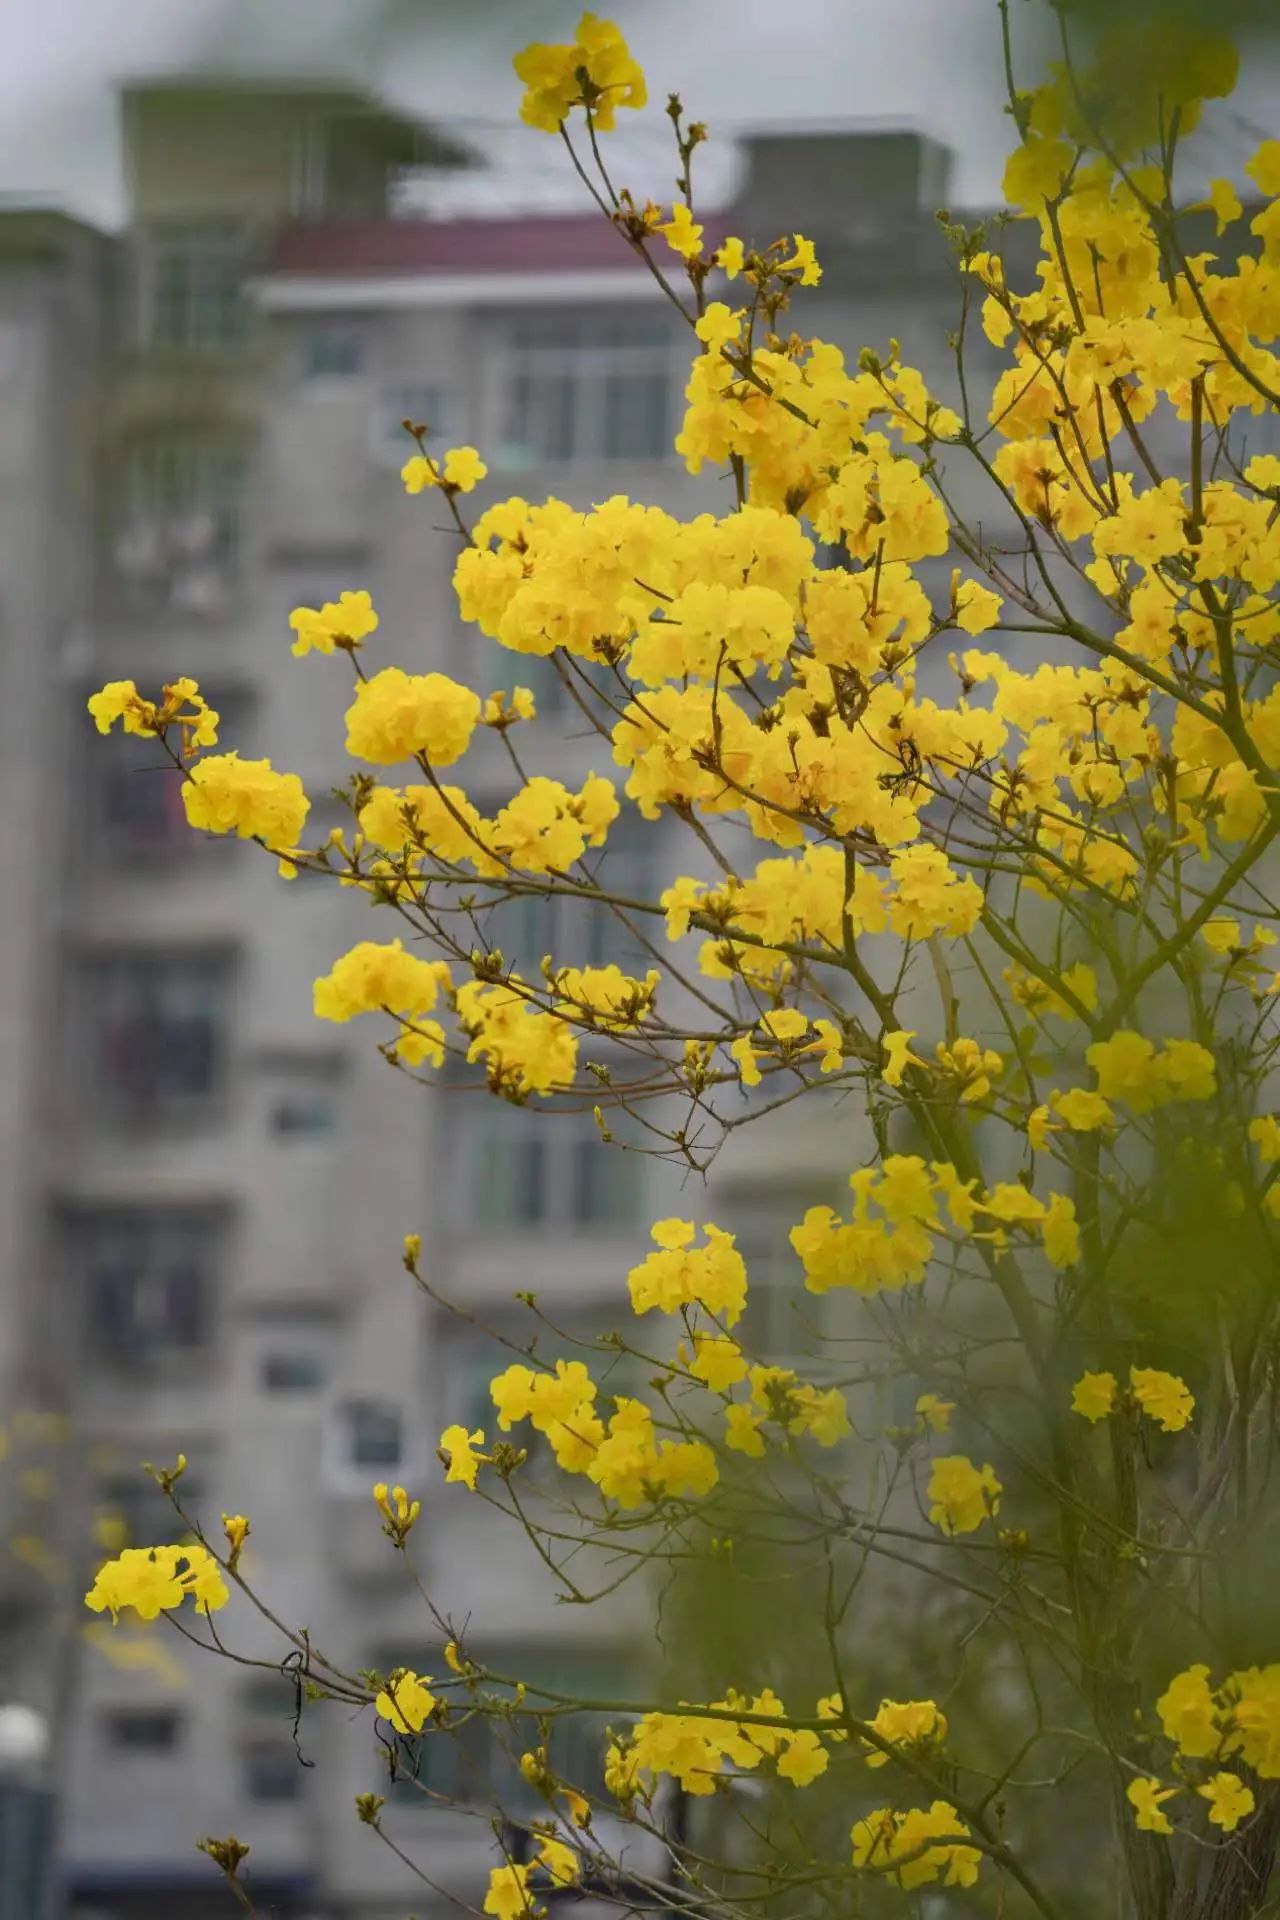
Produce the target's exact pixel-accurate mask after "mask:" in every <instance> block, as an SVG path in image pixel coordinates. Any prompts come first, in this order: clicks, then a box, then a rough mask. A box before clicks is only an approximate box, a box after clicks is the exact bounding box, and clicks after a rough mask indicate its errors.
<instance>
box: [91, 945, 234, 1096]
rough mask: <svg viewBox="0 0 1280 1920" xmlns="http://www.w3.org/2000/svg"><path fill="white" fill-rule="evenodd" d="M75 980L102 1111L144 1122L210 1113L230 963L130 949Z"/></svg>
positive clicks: (217, 956)
mask: <svg viewBox="0 0 1280 1920" xmlns="http://www.w3.org/2000/svg"><path fill="white" fill-rule="evenodd" d="M79 973H80V982H81V988H82V995H83V1007H84V1016H85V1017H84V1025H85V1026H86V1027H87V1029H88V1035H89V1039H88V1047H87V1060H86V1063H87V1066H88V1070H89V1073H90V1075H91V1087H92V1092H93V1095H94V1098H95V1100H96V1101H97V1103H98V1106H99V1108H100V1109H102V1110H105V1111H106V1112H107V1113H109V1114H110V1116H111V1117H112V1118H113V1119H116V1118H124V1119H128V1120H131V1121H134V1122H144V1123H145V1122H155V1121H165V1122H169V1121H171V1120H173V1119H175V1118H177V1117H180V1116H182V1115H184V1114H185V1115H189V1116H190V1115H200V1114H207V1112H208V1111H209V1109H210V1107H211V1106H212V1105H213V1104H214V1102H215V1101H216V1099H217V1097H218V1095H219V1094H220V1092H221V1091H222V1087H223V1084H224V1081H225V1077H226V1051H227V1025H228V1013H229V1002H230V990H231V979H232V956H231V955H230V954H229V953H226V952H212V953H201V952H194V953H155V952H153V951H151V950H149V949H126V950H123V951H121V952H116V953H102V954H95V955H93V956H92V957H91V958H89V959H86V960H83V961H82V962H81V963H80V968H79Z"/></svg>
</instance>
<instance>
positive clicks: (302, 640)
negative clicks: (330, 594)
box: [289, 591, 378, 658]
mask: <svg viewBox="0 0 1280 1920" xmlns="http://www.w3.org/2000/svg"><path fill="white" fill-rule="evenodd" d="M289 625H290V626H291V627H292V628H293V630H294V632H295V633H296V634H297V636H298V637H297V639H296V640H295V641H294V643H293V652H294V653H295V654H297V655H298V657H299V658H301V657H302V655H304V654H307V653H310V651H311V649H312V648H313V647H314V648H315V650H316V652H317V653H332V652H333V649H334V647H335V645H339V644H344V643H345V644H346V645H349V646H351V647H358V646H359V645H360V642H361V641H362V640H364V639H365V638H367V636H368V635H369V634H371V633H374V632H376V630H377V626H378V616H377V614H376V613H375V612H374V610H373V601H372V600H371V598H370V597H369V595H368V594H367V593H365V592H364V591H361V592H359V593H343V594H340V595H339V596H338V598H337V600H336V601H334V600H326V602H325V604H324V605H323V606H322V607H320V608H316V607H295V608H294V610H293V612H292V613H291V614H290V615H289Z"/></svg>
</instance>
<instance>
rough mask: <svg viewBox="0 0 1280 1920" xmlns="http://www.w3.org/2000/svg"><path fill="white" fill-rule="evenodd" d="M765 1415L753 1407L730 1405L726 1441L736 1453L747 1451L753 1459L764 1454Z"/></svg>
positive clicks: (726, 1420)
mask: <svg viewBox="0 0 1280 1920" xmlns="http://www.w3.org/2000/svg"><path fill="white" fill-rule="evenodd" d="M762 1425H763V1416H762V1415H761V1414H758V1413H756V1412H755V1411H754V1410H753V1409H752V1408H751V1407H737V1406H735V1407H730V1408H729V1410H728V1412H727V1413H726V1414H725V1432H724V1443H725V1445H726V1447H729V1448H730V1449H731V1450H732V1451H733V1452H734V1453H745V1454H747V1455H748V1457H749V1458H750V1459H752V1460H759V1459H761V1458H762V1456H763V1454H764V1435H763V1434H762V1433H761V1431H760V1428H761V1426H762Z"/></svg>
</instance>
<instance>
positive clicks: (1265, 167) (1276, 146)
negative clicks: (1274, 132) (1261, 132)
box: [1244, 140, 1280, 200]
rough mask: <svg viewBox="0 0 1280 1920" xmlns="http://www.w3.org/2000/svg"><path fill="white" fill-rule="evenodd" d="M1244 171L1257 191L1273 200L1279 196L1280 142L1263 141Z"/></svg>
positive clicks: (1246, 163)
mask: <svg viewBox="0 0 1280 1920" xmlns="http://www.w3.org/2000/svg"><path fill="white" fill-rule="evenodd" d="M1244 170H1245V172H1246V173H1247V174H1248V176H1249V178H1250V179H1251V180H1252V181H1253V183H1254V185H1255V186H1256V187H1257V189H1258V191H1259V192H1260V193H1262V194H1264V195H1265V196H1266V198H1267V199H1268V200H1274V199H1275V198H1276V196H1277V195H1278V194H1280V140H1264V141H1263V142H1262V144H1261V146H1260V147H1259V148H1258V149H1257V151H1256V152H1255V153H1254V156H1253V158H1252V159H1251V160H1248V161H1246V162H1245V169H1244Z"/></svg>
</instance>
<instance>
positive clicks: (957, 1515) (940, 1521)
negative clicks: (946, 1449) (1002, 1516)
mask: <svg viewBox="0 0 1280 1920" xmlns="http://www.w3.org/2000/svg"><path fill="white" fill-rule="evenodd" d="M1002 1492H1003V1488H1002V1487H1001V1485H1000V1482H999V1480H997V1478H996V1473H995V1468H994V1467H992V1466H990V1465H986V1466H983V1467H981V1468H979V1467H975V1466H974V1464H973V1462H972V1460H967V1459H966V1458H965V1456H964V1455H963V1454H962V1453H954V1454H944V1455H943V1456H942V1457H941V1458H940V1459H937V1460H935V1461H934V1463H933V1467H932V1470H931V1471H930V1474H929V1486H928V1499H929V1518H930V1519H931V1520H932V1521H933V1523H934V1525H935V1526H936V1527H941V1529H942V1531H943V1532H944V1533H948V1534H957V1533H975V1532H976V1531H977V1529H978V1528H979V1527H980V1526H981V1525H982V1523H983V1521H984V1520H986V1519H988V1518H989V1517H990V1516H991V1515H993V1514H996V1513H998V1512H999V1511H1000V1495H1001V1493H1002Z"/></svg>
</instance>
